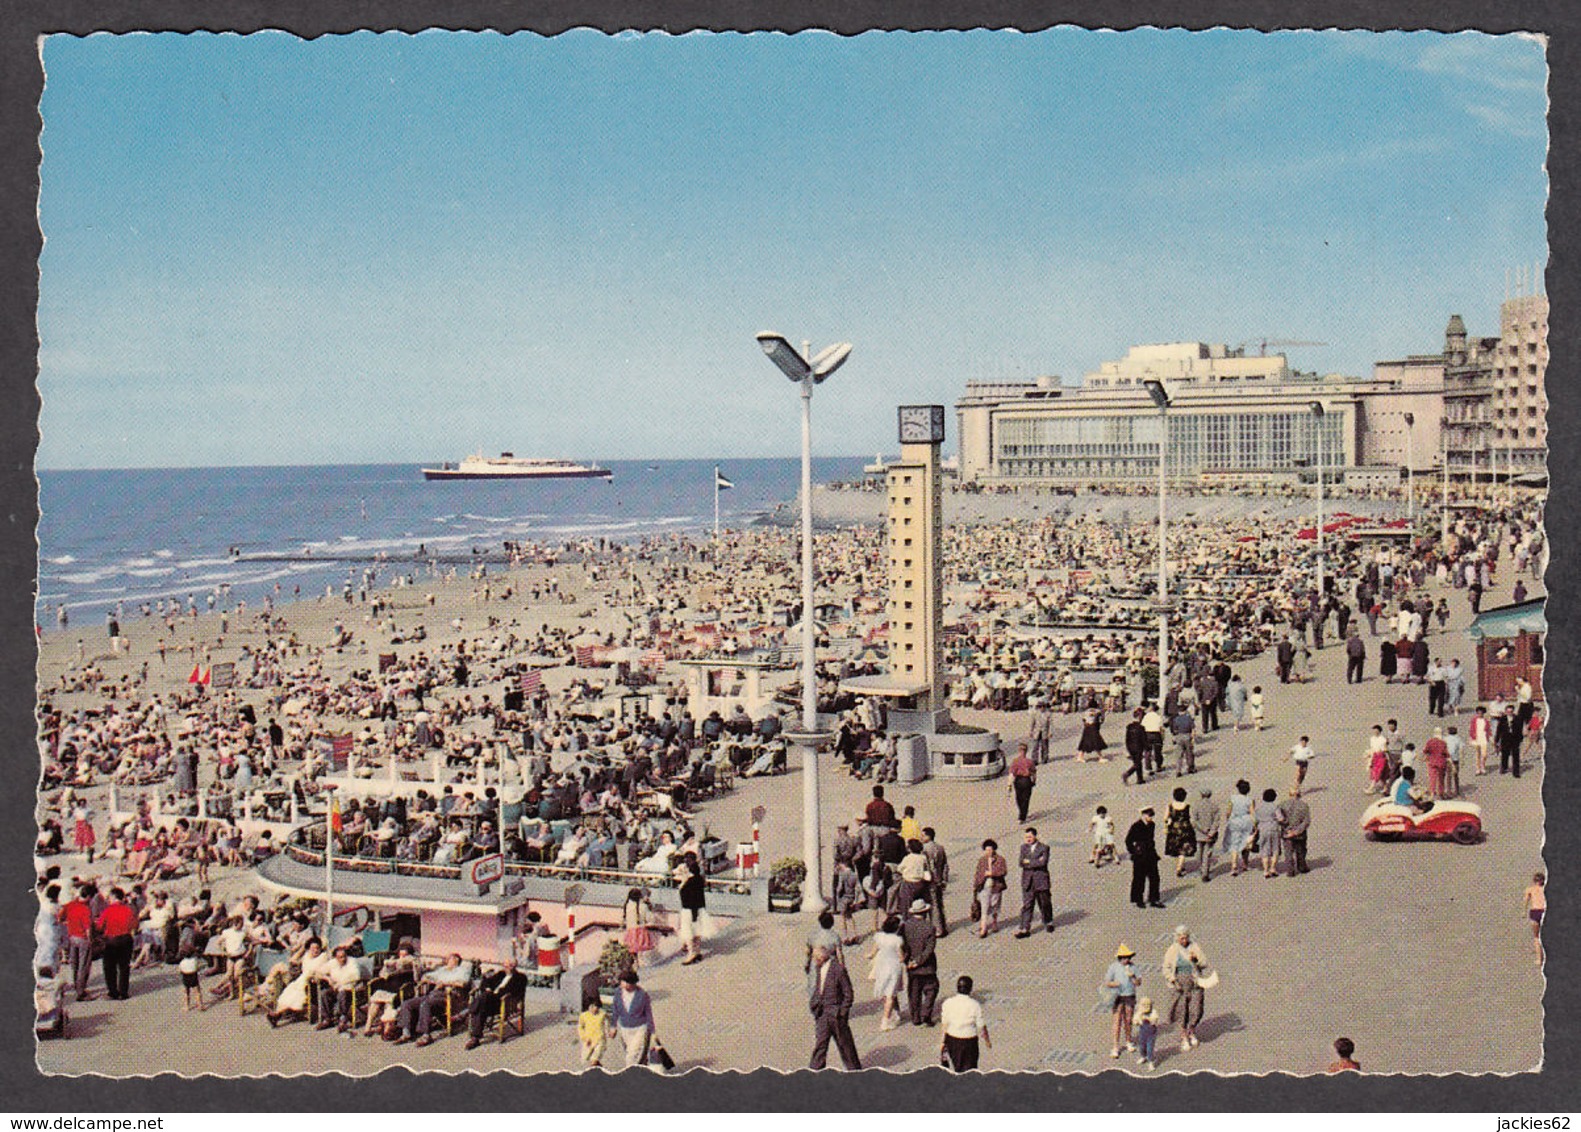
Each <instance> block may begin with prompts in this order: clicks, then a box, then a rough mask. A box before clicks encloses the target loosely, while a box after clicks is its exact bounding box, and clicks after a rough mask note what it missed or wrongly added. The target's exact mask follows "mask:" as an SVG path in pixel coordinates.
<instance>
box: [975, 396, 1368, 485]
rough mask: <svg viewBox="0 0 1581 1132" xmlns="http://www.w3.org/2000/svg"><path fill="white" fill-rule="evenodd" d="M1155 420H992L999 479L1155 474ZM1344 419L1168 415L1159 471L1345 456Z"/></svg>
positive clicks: (1289, 464) (1293, 463) (1280, 464)
mask: <svg viewBox="0 0 1581 1132" xmlns="http://www.w3.org/2000/svg"><path fill="white" fill-rule="evenodd" d="M1160 427H1161V424H1160V421H1159V419H1158V418H1157V417H1136V416H1126V417H1087V418H1072V417H1063V418H1046V417H1045V418H1039V417H1012V418H1008V419H1004V420H1001V421H999V422H997V423H996V443H995V455H996V459H997V463H998V466H999V474H1000V475H1008V476H1016V475H1020V476H1045V475H1062V474H1065V475H1068V474H1074V475H1116V476H1140V475H1146V474H1149V473H1151V474H1157V471H1158V448H1159V437H1160V435H1161V434H1160ZM1344 428H1345V418H1344V415H1343V414H1340V413H1330V414H1328V415H1327V416H1325V417H1323V418H1322V419H1321V421H1319V420H1317V419H1315V418H1314V417H1313V416H1312V415H1311V413H1309V412H1305V411H1292V412H1287V413H1182V412H1174V413H1171V414H1170V415H1169V445H1168V455H1167V470H1168V472H1169V473H1170V474H1194V473H1196V472H1198V471H1200V470H1202V469H1203V468H1226V469H1261V468H1293V467H1298V466H1303V465H1313V464H1316V463H1318V462H1319V461H1323V462H1326V463H1330V464H1334V463H1341V462H1343V461H1344V459H1345V455H1344V453H1345V449H1344Z"/></svg>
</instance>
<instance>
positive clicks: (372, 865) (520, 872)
mask: <svg viewBox="0 0 1581 1132" xmlns="http://www.w3.org/2000/svg"><path fill="white" fill-rule="evenodd" d="M322 826H323V822H321V821H319V822H310V823H308V824H307V825H304V826H301V827H299V828H298V829H297V830H296V831H295V832H294V833H293V834H292V835H291V839H290V840H289V841H287V842H286V843H285V844H284V845H283V846H282V848H283V849H284V850H285V853H286V855H287V856H289V857H290V858H291V859H292V860H294V861H297V862H298V863H300V864H304V865H315V866H322V865H323V864H324V851H323V850H322V849H318V850H314V849H311V848H308V847H307V846H305V845H303V844H301V841H302V840H304V838H303V837H302V836H301V835H302V834H304V833H305V832H306V831H307V830H309V829H315V828H321V827H322ZM464 868H465V864H457V865H434V864H428V863H426V862H422V861H398V860H395V859H392V858H387V857H357V856H343V855H341V854H338V853H337V854H336V855H335V871H336V872H347V873H373V874H378V875H382V876H406V877H429V878H435V879H452V880H459V879H460V878H461V875H462V872H463V870H464ZM505 875H506V876H518V877H538V878H550V879H556V880H563V881H565V882H567V883H572V882H577V881H581V882H590V883H593V884H613V885H621V886H623V887H626V888H666V889H673V888H679V887H680V881H678V880H676V879H675V878H674V877H673V876H671V875H669V874H668V873H639V872H632V871H628V870H626V869H586V868H577V867H575V866H572V865H551V864H545V863H543V862H538V861H509V860H508V861H506V862H505ZM703 885H704V888H705V890H706V891H709V892H718V893H721V894H726V895H747V894H748V893H750V892H751V890H752V886H751V882H750V881H748V880H744V879H739V878H718V877H704V878H703Z"/></svg>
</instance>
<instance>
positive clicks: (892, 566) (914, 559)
mask: <svg viewBox="0 0 1581 1132" xmlns="http://www.w3.org/2000/svg"><path fill="white" fill-rule="evenodd" d="M899 417H900V461H899V462H898V463H895V464H891V465H889V467H888V469H887V475H888V480H889V482H888V489H889V509H888V515H887V520H888V534H889V538H888V544H889V608H888V611H887V612H888V614H889V670H890V676H891V677H892V678H894V679H897V680H900V681H904V682H906V683H908V684H914V685H920V686H923V687H924V688H925V690H924V691H922V692H921V693H920V694H919V695H918V696H917V708H918V710H920V711H923V712H937V711H940V710H942V709H943V708H944V707H945V701H944V681H943V671H942V669H943V665H942V659H943V655H942V654H943V639H944V546H943V538H942V536H943V530H944V492H943V486H942V483H941V475H940V470H939V445H940V444H941V443H943V441H944V406H943V405H902V406H900V412H899Z"/></svg>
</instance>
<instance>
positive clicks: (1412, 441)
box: [1405, 413, 1416, 531]
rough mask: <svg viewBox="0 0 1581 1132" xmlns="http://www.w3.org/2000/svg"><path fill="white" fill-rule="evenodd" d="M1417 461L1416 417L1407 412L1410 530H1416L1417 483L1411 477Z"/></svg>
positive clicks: (1406, 477)
mask: <svg viewBox="0 0 1581 1132" xmlns="http://www.w3.org/2000/svg"><path fill="white" fill-rule="evenodd" d="M1415 463H1416V417H1415V416H1414V415H1413V414H1411V413H1406V414H1405V518H1406V522H1407V524H1408V527H1409V529H1410V530H1412V531H1415V530H1416V485H1415V483H1413V482H1412V479H1411V469H1412V465H1414V464H1415Z"/></svg>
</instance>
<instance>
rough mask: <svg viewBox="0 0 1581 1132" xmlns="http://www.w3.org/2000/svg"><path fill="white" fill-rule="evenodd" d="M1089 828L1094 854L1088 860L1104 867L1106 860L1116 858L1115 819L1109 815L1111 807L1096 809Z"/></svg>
mask: <svg viewBox="0 0 1581 1132" xmlns="http://www.w3.org/2000/svg"><path fill="white" fill-rule="evenodd" d="M1087 828H1088V829H1089V830H1091V831H1092V856H1091V857H1090V858H1088V860H1089V861H1091V863H1092V864H1093V865H1094V866H1095V867H1098V868H1102V867H1103V864H1104V862H1105V861H1113V860H1116V859H1117V858H1116V855H1115V849H1114V819H1113V818H1111V817H1110V816H1109V808H1108V807H1107V806H1099V807H1098V808H1097V809H1096V810H1094V811H1093V815H1092V820H1091V821H1090V822H1088V823H1087Z"/></svg>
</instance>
